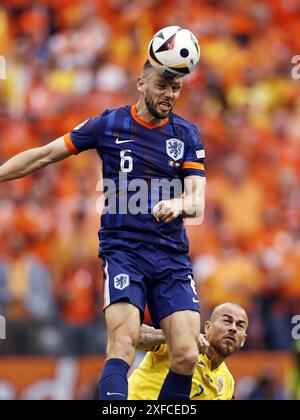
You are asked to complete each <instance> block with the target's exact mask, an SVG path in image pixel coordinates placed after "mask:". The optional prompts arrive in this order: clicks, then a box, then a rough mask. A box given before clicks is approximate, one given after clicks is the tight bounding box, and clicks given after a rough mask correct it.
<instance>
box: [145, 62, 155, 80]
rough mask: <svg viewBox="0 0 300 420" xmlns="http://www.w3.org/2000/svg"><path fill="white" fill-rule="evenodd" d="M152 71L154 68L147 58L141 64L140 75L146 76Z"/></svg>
mask: <svg viewBox="0 0 300 420" xmlns="http://www.w3.org/2000/svg"><path fill="white" fill-rule="evenodd" d="M152 71H154V68H153V67H152V65H151V63H150V61H149V60H146V61H145V63H144V65H143V68H142V76H143V77H146V76H148V74H149V73H151V72H152Z"/></svg>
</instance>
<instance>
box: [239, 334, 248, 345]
mask: <svg viewBox="0 0 300 420" xmlns="http://www.w3.org/2000/svg"><path fill="white" fill-rule="evenodd" d="M246 338H247V334H245V337H244V338H243V340H242V343H241V345H240V348H242V347H244V344H245V341H246Z"/></svg>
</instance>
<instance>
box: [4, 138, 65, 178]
mask: <svg viewBox="0 0 300 420" xmlns="http://www.w3.org/2000/svg"><path fill="white" fill-rule="evenodd" d="M71 154H72V153H71V152H70V151H69V150H68V149H67V146H66V144H65V141H64V138H63V137H59V138H58V139H56V140H54V141H52V142H51V143H48V144H46V145H45V146H42V147H37V148H34V149H30V150H26V151H25V152H22V153H19V154H17V155H16V156H14V157H13V158H11V159H10V160H8V161H7V162H6V163H4V164H3V165H2V166H0V183H1V182H6V181H10V180H12V179H17V178H22V177H24V176H26V175H29V174H31V173H32V172H34V171H37V170H38V169H41V168H43V167H44V166H47V165H49V164H50V163H54V162H58V161H60V160H63V159H65V158H67V157H68V156H70V155H71Z"/></svg>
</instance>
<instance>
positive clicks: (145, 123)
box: [131, 105, 169, 130]
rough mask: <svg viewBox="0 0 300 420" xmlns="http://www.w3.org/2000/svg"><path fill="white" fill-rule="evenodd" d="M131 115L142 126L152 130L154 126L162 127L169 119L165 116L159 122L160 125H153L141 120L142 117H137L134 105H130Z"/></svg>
mask: <svg viewBox="0 0 300 420" xmlns="http://www.w3.org/2000/svg"><path fill="white" fill-rule="evenodd" d="M131 116H132V118H133V119H134V120H135V121H136V122H137V123H138V124H141V125H143V126H144V127H147V128H149V129H150V130H153V129H154V128H161V127H164V126H165V125H166V124H167V123H168V121H169V117H167V118H166V119H164V120H163V122H162V123H161V125H153V124H150V123H148V122H147V121H144V120H142V118H140V117H138V115H137V109H136V106H135V105H132V107H131Z"/></svg>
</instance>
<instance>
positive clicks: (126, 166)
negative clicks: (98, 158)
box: [120, 149, 133, 172]
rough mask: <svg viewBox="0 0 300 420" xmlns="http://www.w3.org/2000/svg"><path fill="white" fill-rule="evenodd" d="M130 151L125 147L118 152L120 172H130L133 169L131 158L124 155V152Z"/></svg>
mask: <svg viewBox="0 0 300 420" xmlns="http://www.w3.org/2000/svg"><path fill="white" fill-rule="evenodd" d="M127 152H128V153H131V150H128V149H125V150H121V152H120V158H121V161H120V169H121V171H122V172H131V171H132V169H133V159H132V157H131V156H125V153H127Z"/></svg>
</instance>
